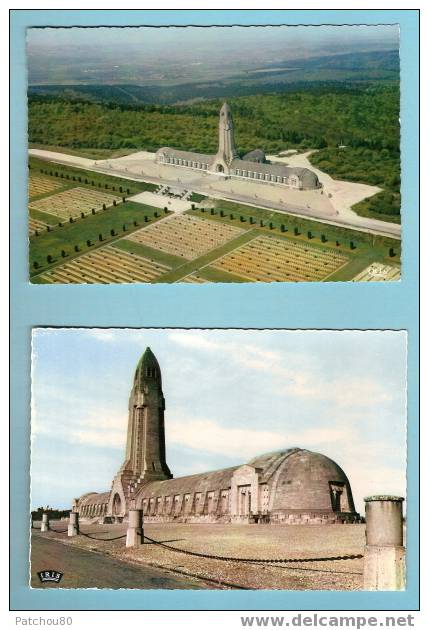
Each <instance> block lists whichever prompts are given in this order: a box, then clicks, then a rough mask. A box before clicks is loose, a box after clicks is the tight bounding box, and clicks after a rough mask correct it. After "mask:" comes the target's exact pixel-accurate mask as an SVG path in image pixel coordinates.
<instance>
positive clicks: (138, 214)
mask: <svg viewBox="0 0 429 630" xmlns="http://www.w3.org/2000/svg"><path fill="white" fill-rule="evenodd" d="M155 212H157V213H158V214H159V217H158V218H161V217H163V216H165V214H164V212H162V211H161V210H159V208H153V207H151V206H146V205H144V204H140V203H133V202H131V201H128V202H126V203H121V204H119V205H117V206H111V207H110V208H108V209H107V210H105V211H104V212H98V213H97V214H95V215H88V216H87V217H85V219H77V220H76V222H75V223H64V224H63V227H62V228H60V227H56V228H54V229H53V230H52V231H51V232H42V233H41V234H40V236H32V237H31V238H30V271H31V273H32V274H33V275H34V274H37V273H40V272H41V271H46V270H47V269H49V268H51V267H52V266H54V265H55V264H58V263H62V262H66V261H68V260H70V258H73V257H76V256H80V255H82V254H84V253H87V252H89V251H92V250H93V249H95V248H97V247H102V246H103V245H106V244H108V243H111V242H113V241H116V240H118V239H120V238H123V237H124V235H126V234H130V233H131V232H135V231H136V230H139V229H140V228H142V227H144V226H145V225H149V224H150V222H152V223H153V221H154V220H157V219H156V217H155ZM145 216H147V217H148V219H149V222H148V223H145V220H144V217H145ZM134 221H135V222H136V223H137V225H134ZM124 226H125V230H124ZM111 230H114V235H112V234H111ZM100 234H101V235H102V238H103V240H102V241H100V240H99V235H100ZM87 240H90V241H91V245H90V246H88V244H87ZM75 245H77V246H78V247H79V251H78V252H76V251H75V249H74V247H75ZM61 250H64V251H65V252H66V254H67V256H66V257H62V255H61ZM48 255H51V256H52V257H53V260H52V263H51V264H48V262H47V256H48ZM35 261H37V263H38V264H39V268H38V269H37V270H36V269H35V268H34V262H35Z"/></svg>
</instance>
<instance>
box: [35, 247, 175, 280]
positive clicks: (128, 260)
mask: <svg viewBox="0 0 429 630" xmlns="http://www.w3.org/2000/svg"><path fill="white" fill-rule="evenodd" d="M166 271H168V267H166V266H165V265H161V264H160V263H158V262H156V261H155V260H152V259H149V258H143V257H142V256H136V255H135V254H129V253H127V252H124V251H122V250H119V249H117V248H116V247H114V246H112V245H107V246H105V247H101V248H99V249H96V250H95V251H93V252H91V253H89V254H84V255H83V256H79V258H75V259H74V260H72V261H70V262H68V263H66V264H64V265H60V266H57V267H54V268H53V269H51V270H50V271H47V272H45V273H44V274H42V276H41V279H42V280H43V282H44V283H58V282H60V283H65V284H80V283H82V282H85V283H86V284H128V283H135V282H152V281H153V280H155V278H157V277H158V276H160V275H162V274H163V273H165V272H166Z"/></svg>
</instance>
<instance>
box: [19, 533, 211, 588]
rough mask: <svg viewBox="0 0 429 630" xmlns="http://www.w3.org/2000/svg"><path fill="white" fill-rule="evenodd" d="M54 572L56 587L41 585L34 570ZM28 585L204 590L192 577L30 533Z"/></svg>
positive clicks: (200, 583)
mask: <svg viewBox="0 0 429 630" xmlns="http://www.w3.org/2000/svg"><path fill="white" fill-rule="evenodd" d="M44 569H54V570H57V571H61V572H62V573H64V576H63V578H62V580H61V582H60V583H59V584H49V583H45V584H42V583H41V582H40V580H39V577H38V575H37V571H42V570H44ZM31 586H32V587H33V588H59V587H61V588H141V589H157V588H159V589H161V588H162V589H204V588H208V586H207V585H206V584H205V583H204V582H200V581H199V580H197V579H194V578H187V577H185V576H183V577H182V576H180V575H177V576H175V575H174V574H173V573H170V572H168V571H162V570H161V569H156V568H154V567H147V566H137V565H133V564H127V563H125V562H121V561H119V560H114V559H113V558H109V557H107V556H103V555H101V554H98V553H97V554H96V553H94V552H91V551H86V550H84V549H81V548H78V547H75V546H71V545H64V544H63V543H61V542H57V541H56V540H53V539H52V538H44V537H43V536H42V535H41V534H38V533H33V535H32V540H31Z"/></svg>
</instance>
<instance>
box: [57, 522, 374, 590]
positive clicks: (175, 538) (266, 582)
mask: <svg viewBox="0 0 429 630" xmlns="http://www.w3.org/2000/svg"><path fill="white" fill-rule="evenodd" d="M52 527H53V528H54V529H57V530H64V529H65V527H66V523H65V522H64V521H63V522H57V523H52ZM81 530H82V532H85V533H90V534H91V535H94V536H96V537H97V538H100V539H102V538H105V539H108V538H114V537H116V536H120V535H121V534H124V533H125V532H126V525H122V524H120V525H95V524H89V523H85V522H82V523H81ZM145 534H146V535H147V536H149V537H150V538H153V539H154V540H157V541H162V542H164V543H166V544H169V545H171V546H174V547H177V548H179V549H186V550H189V551H194V552H198V553H204V554H209V555H210V554H212V555H220V556H228V557H231V558H234V557H235V558H273V559H274V558H321V557H325V556H338V555H345V554H347V555H349V554H362V553H363V548H364V544H365V526H364V525H310V526H309V525H289V526H288V525H231V524H194V525H191V524H182V523H148V524H146V525H145ZM45 536H49V537H53V538H56V539H60V540H62V541H63V542H65V543H66V544H70V545H77V546H79V547H82V548H86V549H90V550H94V551H95V550H96V551H98V552H102V553H105V554H106V555H110V556H113V557H115V558H120V559H122V560H124V561H126V562H131V563H137V564H141V563H142V564H147V565H150V566H157V567H162V568H165V569H169V570H172V571H179V572H181V573H185V574H188V575H192V576H195V577H199V578H201V579H208V580H210V581H211V582H212V581H215V582H217V584H218V587H219V588H228V587H231V588H234V586H235V587H238V588H246V589H284V590H360V589H361V588H362V571H363V560H362V559H355V560H338V561H325V562H321V561H319V562H311V563H307V562H306V563H299V562H294V563H291V564H287V565H284V564H277V565H276V564H272V563H267V564H257V563H243V562H237V561H234V560H228V561H222V560H214V559H210V558H199V557H195V556H188V555H185V554H182V553H177V552H175V551H171V550H168V549H164V548H162V547H160V546H158V545H155V544H145V545H143V546H141V547H140V548H138V549H127V548H126V547H125V539H124V538H121V539H119V540H115V541H111V542H98V541H95V540H93V539H90V538H87V537H85V536H78V537H76V538H68V537H67V534H65V533H56V532H54V531H51V532H49V533H48V534H45ZM212 583H213V582H212Z"/></svg>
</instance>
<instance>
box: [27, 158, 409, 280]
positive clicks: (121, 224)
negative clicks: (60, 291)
mask: <svg viewBox="0 0 429 630" xmlns="http://www.w3.org/2000/svg"><path fill="white" fill-rule="evenodd" d="M30 162H31V169H30V183H31V182H32V184H33V195H34V196H33V198H32V199H31V202H30V210H29V212H30V217H29V229H30V234H31V232H32V231H33V235H32V236H30V275H31V279H32V281H33V282H36V283H45V282H49V283H52V282H59V283H61V282H66V281H67V274H66V276H64V274H63V273H62V271H64V269H63V268H64V267H65V271H66V272H67V271H70V274H69V275H70V278H71V280H70V281H72V282H73V283H74V282H79V277H80V276H81V282H82V283H85V282H102V283H104V282H136V281H138V282H165V283H173V282H182V281H183V282H184V283H186V284H204V283H211V282H255V281H256V282H257V281H259V282H274V281H277V282H283V281H290V282H300V281H323V280H329V281H342V280H352V279H354V278H356V277H358V279H360V277H362V279H365V280H367V279H368V278H367V277H366V272H365V270H366V269H367V268H368V267H369V266H370V265H372V264H373V263H380V264H383V265H393V267H396V268H399V264H400V251H401V250H400V241H397V240H394V239H389V238H386V237H379V236H373V235H369V234H365V233H362V232H356V231H353V230H348V229H346V228H340V227H336V226H330V225H326V224H323V223H320V222H317V221H311V220H309V219H301V218H299V217H294V216H291V215H287V214H284V213H279V212H275V211H270V210H266V209H258V208H252V207H249V206H244V205H241V204H238V203H232V202H227V201H222V200H216V201H213V210H212V211H211V210H210V209H208V208H205V209H198V208H196V209H194V210H189V211H187V212H185V213H183V214H176V215H174V216H166V215H165V213H164V212H163V211H162V210H160V209H159V208H154V207H151V206H147V205H144V204H139V203H136V202H130V201H125V202H122V198H123V197H125V198H126V197H127V196H128V195H130V194H134V193H137V192H139V191H142V190H153V189H155V186H154V185H152V184H145V183H144V182H132V181H128V180H122V179H121V178H116V177H113V176H110V175H104V174H101V173H89V172H87V171H84V170H80V169H76V168H73V167H68V166H64V167H63V166H60V165H57V164H54V163H50V162H45V161H42V160H37V159H34V158H32V159H31V160H30ZM41 171H43V172H41ZM78 197H79V199H78ZM113 199H115V200H117V205H116V206H113V205H110V206H109V200H113ZM96 200H98V201H99V203H98V205H97V203H96ZM103 200H104V201H103ZM106 201H107V203H106ZM102 203H105V205H106V206H107V207H106V210H102V209H101V208H102ZM73 204H74V205H73ZM79 204H80V205H79ZM94 205H95V208H94V212H95V213H94V214H92V213H91V209H92V207H94ZM206 205H207V204H206ZM75 206H76V207H75ZM70 208H72V210H71V209H70ZM73 208H74V209H73ZM53 211H56V212H58V213H61V217H59V216H57V217H55V216H54V215H53V214H52V212H53ZM85 211H86V212H85ZM81 212H84V213H85V214H86V216H85V217H84V218H82V217H81V216H80V213H81ZM88 212H89V213H88ZM73 214H74V216H75V217H77V218H75V219H74V220H73V222H72V223H70V222H69V220H68V217H69V216H70V215H73ZM63 217H65V218H63ZM145 217H146V220H145ZM161 219H164V220H161ZM158 221H160V222H159V223H158ZM35 230H37V232H38V236H36V235H34V231H35ZM111 245H114V248H112V247H110V246H111ZM106 247H107V248H108V249H106ZM104 249H106V251H103V250H104ZM112 250H113V251H112ZM93 252H97V255H94V256H92V255H91V256H90V255H89V254H92V253H93ZM100 252H101V253H100ZM103 256H106V259H105V261H104V262H103ZM79 258H83V261H82V263H76V260H77V259H79ZM115 260H116V261H117V264H118V266H119V267H120V266H122V271H121V270H119V267H118V272H117V273H115V270H114V267H115V264H116V263H115ZM72 263H73V264H72ZM97 265H99V266H100V271H94V266H97ZM103 265H104V267H105V268H103ZM102 268H103V269H102ZM53 270H56V271H55V273H51V272H52V271H53ZM47 272H49V273H47ZM79 274H80V276H79ZM359 274H362V275H361V276H360V275H359ZM386 279H388V280H389V279H393V280H394V279H397V274H391V275H389V274H388V277H386Z"/></svg>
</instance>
